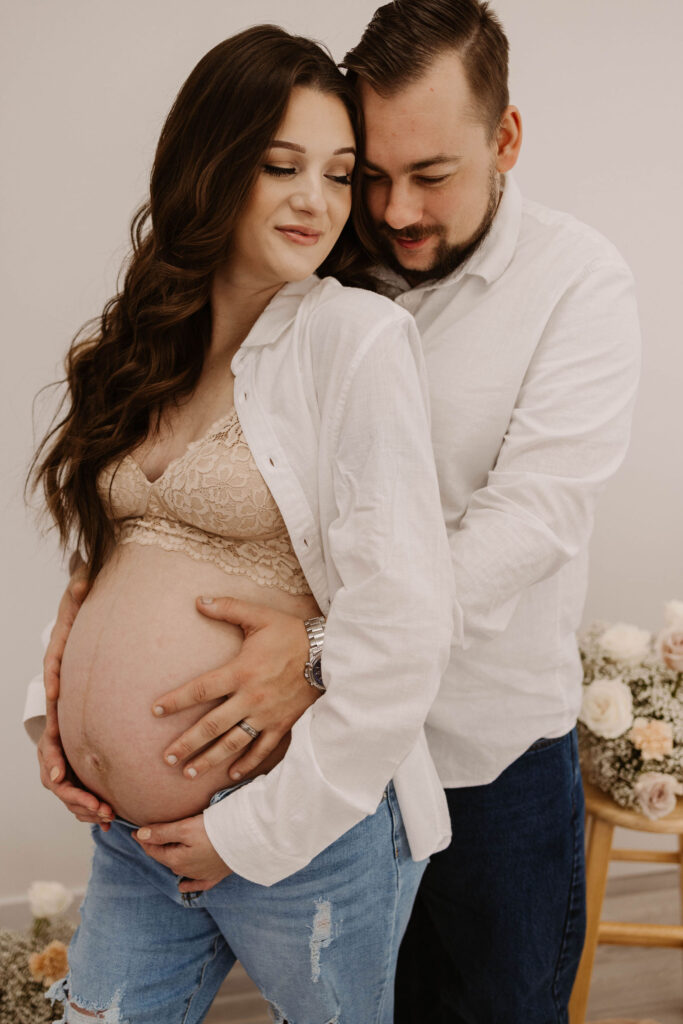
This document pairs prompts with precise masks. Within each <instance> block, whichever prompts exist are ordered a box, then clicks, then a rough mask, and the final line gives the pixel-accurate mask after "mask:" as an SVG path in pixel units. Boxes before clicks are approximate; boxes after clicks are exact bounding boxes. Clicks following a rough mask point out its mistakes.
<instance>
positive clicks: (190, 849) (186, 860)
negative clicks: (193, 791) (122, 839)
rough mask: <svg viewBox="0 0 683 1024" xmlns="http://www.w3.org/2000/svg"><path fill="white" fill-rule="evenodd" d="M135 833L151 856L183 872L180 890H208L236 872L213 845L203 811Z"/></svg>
mask: <svg viewBox="0 0 683 1024" xmlns="http://www.w3.org/2000/svg"><path fill="white" fill-rule="evenodd" d="M132 835H133V838H134V839H135V840H136V841H137V842H138V843H139V844H140V846H141V847H142V849H143V850H144V851H145V853H146V854H147V856H148V857H151V858H152V859H153V860H156V861H158V862H159V864H164V865H165V866H166V867H167V868H170V870H171V871H172V872H173V874H174V875H182V876H183V878H184V880H183V881H182V882H181V883H180V885H179V886H178V891H179V892H205V891H206V890H207V889H213V887H214V885H218V883H219V882H220V881H222V880H223V879H224V878H227V876H228V875H231V874H232V871H231V870H230V868H229V867H228V865H227V864H226V863H225V862H224V861H222V860H221V858H220V857H219V856H218V854H217V853H216V851H215V850H214V848H213V846H212V845H211V842H210V841H209V837H208V836H207V834H206V829H205V827H204V817H203V815H201V814H197V815H195V817H193V818H185V819H184V820H182V821H171V822H165V823H163V824H156V825H151V826H143V827H142V828H139V829H138V830H137V832H133V833H132Z"/></svg>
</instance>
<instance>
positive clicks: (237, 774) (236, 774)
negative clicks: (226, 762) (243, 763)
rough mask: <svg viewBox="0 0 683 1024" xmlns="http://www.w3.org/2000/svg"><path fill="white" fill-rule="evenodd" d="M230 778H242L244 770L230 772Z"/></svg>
mask: <svg viewBox="0 0 683 1024" xmlns="http://www.w3.org/2000/svg"><path fill="white" fill-rule="evenodd" d="M230 778H231V779H241V778H242V772H230Z"/></svg>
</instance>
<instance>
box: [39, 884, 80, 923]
mask: <svg viewBox="0 0 683 1024" xmlns="http://www.w3.org/2000/svg"><path fill="white" fill-rule="evenodd" d="M72 898H73V897H72V895H71V893H70V892H69V890H68V889H65V887H64V886H63V885H62V884H61V882H34V883H33V885H32V886H31V887H30V889H29V891H28V902H29V905H30V907H31V913H32V914H33V916H34V917H54V915H55V914H61V913H62V911H63V910H66V908H67V907H68V906H69V904H70V903H71V900H72Z"/></svg>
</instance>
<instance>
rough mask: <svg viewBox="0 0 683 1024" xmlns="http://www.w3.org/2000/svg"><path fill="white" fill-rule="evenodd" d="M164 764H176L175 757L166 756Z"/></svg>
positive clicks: (171, 755) (176, 759) (172, 755)
mask: <svg viewBox="0 0 683 1024" xmlns="http://www.w3.org/2000/svg"><path fill="white" fill-rule="evenodd" d="M166 762H167V764H178V758H177V757H176V756H175V754H167V755H166Z"/></svg>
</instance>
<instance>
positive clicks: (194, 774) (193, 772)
mask: <svg viewBox="0 0 683 1024" xmlns="http://www.w3.org/2000/svg"><path fill="white" fill-rule="evenodd" d="M185 774H186V775H189V777H190V778H191V779H196V778H197V769H196V768H187V769H186V771H185Z"/></svg>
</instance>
